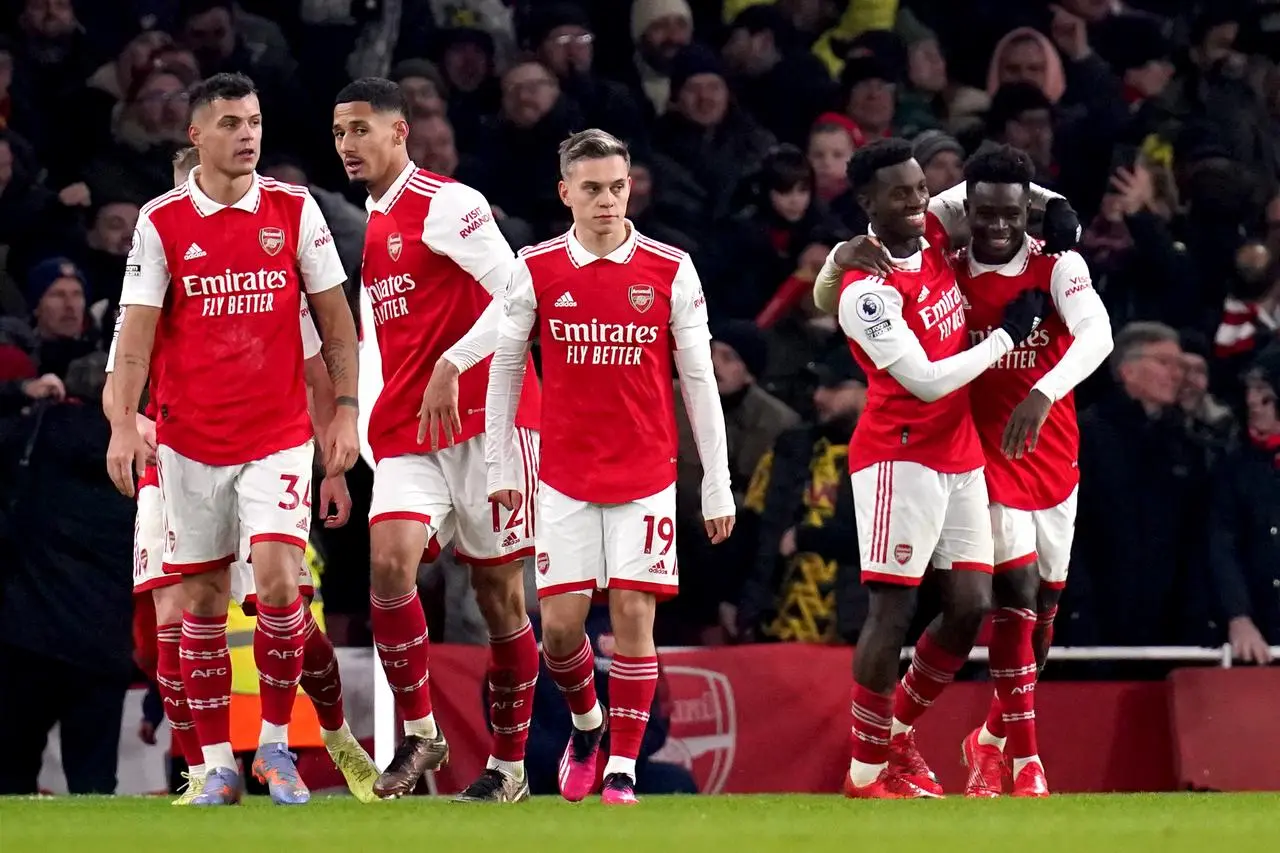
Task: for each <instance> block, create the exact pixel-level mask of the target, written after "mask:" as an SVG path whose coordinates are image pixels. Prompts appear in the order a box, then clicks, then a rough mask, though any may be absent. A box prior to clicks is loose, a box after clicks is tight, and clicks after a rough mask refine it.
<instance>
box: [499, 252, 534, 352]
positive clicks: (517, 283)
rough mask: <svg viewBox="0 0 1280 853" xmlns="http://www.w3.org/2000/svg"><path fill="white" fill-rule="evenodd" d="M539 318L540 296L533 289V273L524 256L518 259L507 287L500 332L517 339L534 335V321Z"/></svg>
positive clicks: (526, 338)
mask: <svg viewBox="0 0 1280 853" xmlns="http://www.w3.org/2000/svg"><path fill="white" fill-rule="evenodd" d="M537 318H538V297H537V294H536V293H534V290H533V274H532V273H531V272H529V265H528V264H527V263H525V261H524V259H523V258H517V259H516V265H515V269H514V271H513V273H512V276H511V283H510V284H509V285H508V287H507V296H506V301H505V302H504V303H503V306H502V317H501V318H500V319H499V320H498V334H499V335H504V336H506V337H508V338H512V339H513V340H517V341H527V340H529V339H530V338H531V337H533V327H534V323H535V322H536V321H537Z"/></svg>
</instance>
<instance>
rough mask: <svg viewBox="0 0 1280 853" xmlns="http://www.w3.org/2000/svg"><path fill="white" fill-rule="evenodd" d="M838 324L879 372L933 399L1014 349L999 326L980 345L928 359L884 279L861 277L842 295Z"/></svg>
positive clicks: (899, 300) (897, 295)
mask: <svg viewBox="0 0 1280 853" xmlns="http://www.w3.org/2000/svg"><path fill="white" fill-rule="evenodd" d="M838 316H839V319H840V328H841V329H842V330H843V331H844V333H845V335H847V336H848V337H849V338H850V340H852V341H853V342H854V343H856V344H857V345H858V346H859V347H861V349H862V351H863V352H865V353H866V354H867V357H868V358H870V359H871V361H872V362H873V363H874V364H875V366H876V367H878V368H880V369H881V370H887V371H888V372H889V375H890V376H892V377H893V378H894V379H896V380H897V381H898V383H899V384H900V385H901V386H902V387H903V388H906V389H907V391H909V392H910V393H911V394H913V395H914V396H916V397H918V398H920V399H921V400H924V401H925V402H926V403H931V402H933V401H934V400H938V399H941V398H942V397H945V396H946V395H948V394H950V393H951V392H953V391H955V390H957V389H959V388H962V387H964V386H965V385H967V384H969V383H970V382H972V381H973V380H974V379H976V378H977V376H978V374H980V373H982V372H983V371H984V370H986V369H987V368H988V367H990V366H991V365H992V364H995V363H996V361H998V360H999V359H1000V357H1001V356H1003V355H1005V354H1006V353H1008V352H1009V351H1010V350H1012V349H1013V338H1012V337H1011V336H1010V334H1009V333H1008V332H1006V331H1005V330H1004V329H996V330H995V331H993V332H992V333H991V334H990V335H987V337H986V338H985V339H984V340H983V341H982V343H980V344H978V345H977V346H974V347H971V348H969V349H967V350H965V351H964V352H962V353H958V354H956V355H953V356H950V357H949V358H944V359H942V360H941V361H930V360H929V356H928V355H927V354H926V353H925V351H924V347H922V346H921V345H920V341H919V339H918V338H916V335H915V332H913V331H911V329H910V328H908V327H907V321H906V319H905V318H904V317H903V316H902V295H901V294H900V293H898V291H896V290H894V289H893V288H892V287H890V286H889V285H888V284H886V283H885V282H884V279H881V278H863V279H859V280H858V281H856V282H855V283H853V284H851V285H850V286H849V287H847V288H845V290H844V293H843V294H842V295H841V297H840V309H839V315H838Z"/></svg>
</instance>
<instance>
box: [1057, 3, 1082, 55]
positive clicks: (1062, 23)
mask: <svg viewBox="0 0 1280 853" xmlns="http://www.w3.org/2000/svg"><path fill="white" fill-rule="evenodd" d="M1049 11H1050V12H1052V13H1053V22H1052V23H1051V24H1050V25H1049V36H1050V37H1051V38H1052V39H1053V43H1054V44H1055V45H1057V47H1058V50H1060V51H1062V54H1063V55H1064V56H1065V57H1067V58H1068V59H1071V60H1075V61H1077V62H1079V61H1080V60H1081V59H1084V58H1085V57H1086V56H1088V55H1089V51H1090V48H1089V28H1088V25H1087V24H1086V23H1085V20H1084V18H1081V17H1080V16H1079V15H1073V14H1071V13H1070V12H1068V11H1067V10H1066V9H1064V8H1062V7H1061V6H1059V5H1057V4H1056V3H1054V4H1050V6H1049Z"/></svg>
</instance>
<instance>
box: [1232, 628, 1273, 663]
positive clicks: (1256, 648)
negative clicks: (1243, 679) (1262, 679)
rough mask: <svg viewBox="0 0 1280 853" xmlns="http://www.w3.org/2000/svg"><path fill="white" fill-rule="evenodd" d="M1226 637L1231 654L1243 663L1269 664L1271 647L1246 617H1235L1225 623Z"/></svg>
mask: <svg viewBox="0 0 1280 853" xmlns="http://www.w3.org/2000/svg"><path fill="white" fill-rule="evenodd" d="M1227 637H1228V638H1229V639H1230V640H1231V653H1232V654H1233V655H1234V656H1235V658H1236V660H1239V661H1243V662H1244V663H1258V664H1263V665H1266V664H1269V663H1271V647H1270V646H1268V645H1267V640H1266V638H1265V637H1263V636H1262V632H1261V631H1259V630H1258V626H1257V625H1255V624H1253V620H1252V619H1250V618H1249V617H1248V616H1237V617H1235V618H1234V619H1232V620H1231V621H1230V622H1228V623H1227Z"/></svg>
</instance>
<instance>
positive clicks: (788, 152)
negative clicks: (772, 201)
mask: <svg viewBox="0 0 1280 853" xmlns="http://www.w3.org/2000/svg"><path fill="white" fill-rule="evenodd" d="M813 183H814V181H813V166H812V165H810V163H809V158H808V157H806V156H805V155H804V152H803V151H801V150H800V149H799V148H797V147H796V146H794V145H791V144H790V143H785V142H784V143H783V144H781V145H778V146H776V147H774V148H773V149H771V150H770V151H769V153H768V154H766V155H765V156H764V162H762V163H761V164H760V185H761V189H764V190H766V191H770V192H780V193H785V192H790V191H791V190H793V189H795V188H796V187H798V186H803V187H805V188H806V189H812V188H813Z"/></svg>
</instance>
